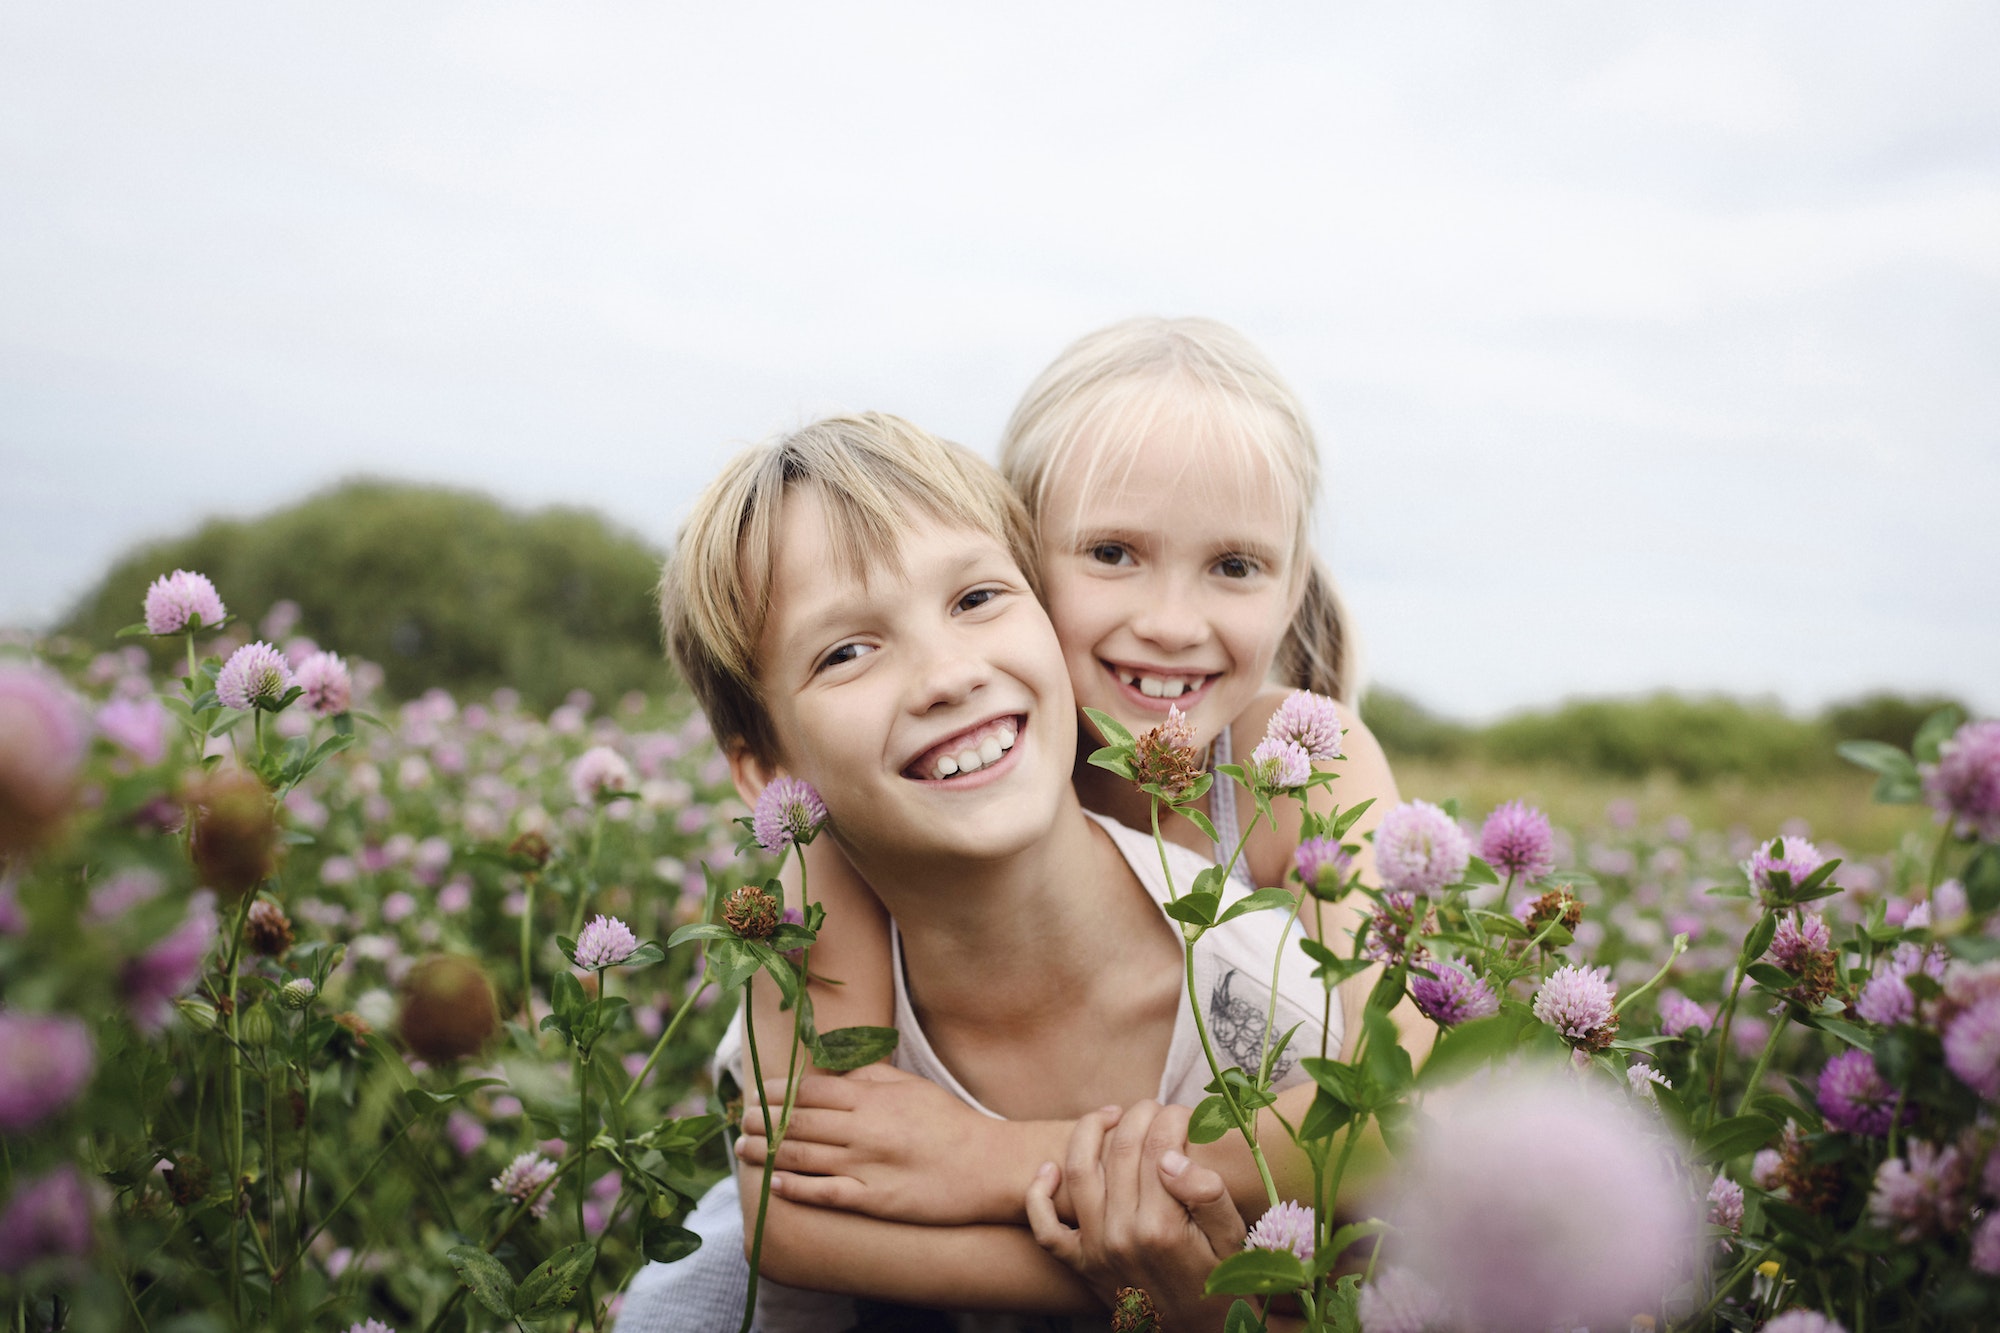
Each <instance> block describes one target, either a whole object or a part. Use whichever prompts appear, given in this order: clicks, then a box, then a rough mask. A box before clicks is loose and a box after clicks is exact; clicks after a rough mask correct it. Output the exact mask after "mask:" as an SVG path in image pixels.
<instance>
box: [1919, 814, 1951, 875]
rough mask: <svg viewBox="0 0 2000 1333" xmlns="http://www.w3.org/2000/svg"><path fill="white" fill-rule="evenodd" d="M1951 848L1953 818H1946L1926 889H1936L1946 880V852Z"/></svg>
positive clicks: (1934, 853) (1933, 856) (1940, 830)
mask: <svg viewBox="0 0 2000 1333" xmlns="http://www.w3.org/2000/svg"><path fill="white" fill-rule="evenodd" d="M1950 850H1951V820H1950V819H1949V818H1946V820H1945V824H1944V827H1943V828H1941V829H1939V830H1938V840H1937V850H1936V851H1934V852H1932V853H1931V873H1930V883H1929V884H1927V885H1926V886H1925V889H1926V891H1929V890H1933V889H1936V888H1937V886H1938V885H1939V884H1941V883H1943V882H1944V862H1945V853H1946V852H1948V851H1950Z"/></svg>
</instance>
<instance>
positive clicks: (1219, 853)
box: [1208, 727, 1256, 888]
mask: <svg viewBox="0 0 2000 1333" xmlns="http://www.w3.org/2000/svg"><path fill="white" fill-rule="evenodd" d="M1208 759H1209V765H1208V766H1209V772H1210V774H1211V775H1213V777H1214V778H1215V781H1214V783H1213V784H1212V785H1210V787H1209V789H1208V822H1209V823H1211V824H1213V825H1215V863H1216V864H1217V865H1221V864H1222V863H1223V862H1224V861H1227V860H1228V859H1229V854H1230V853H1231V852H1233V851H1235V850H1236V844H1237V842H1238V841H1239V840H1241V838H1242V837H1243V830H1242V827H1241V826H1240V825H1239V824H1238V823H1237V820H1236V783H1235V780H1234V779H1231V778H1227V777H1224V776H1223V775H1222V774H1220V773H1217V772H1216V771H1215V770H1216V769H1218V768H1220V767H1221V766H1222V765H1224V764H1230V763H1234V762H1235V760H1234V759H1232V758H1231V757H1230V745H1229V728H1228V727H1224V728H1223V729H1222V730H1221V731H1219V732H1217V733H1216V736H1215V741H1214V743H1212V744H1211V745H1210V746H1209V747H1208ZM1229 877H1230V878H1231V879H1233V880H1235V881H1236V882H1237V883H1238V884H1241V885H1243V886H1244V887H1245V888H1255V887H1256V886H1255V885H1253V884H1251V883H1250V867H1249V866H1247V865H1245V864H1244V863H1243V862H1242V861H1241V860H1240V859H1239V860H1238V861H1237V862H1236V865H1235V867H1234V868H1233V869H1231V870H1230V872H1229Z"/></svg>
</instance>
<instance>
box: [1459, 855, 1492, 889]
mask: <svg viewBox="0 0 2000 1333" xmlns="http://www.w3.org/2000/svg"><path fill="white" fill-rule="evenodd" d="M1458 882H1459V883H1461V884H1498V883H1499V882H1500V877H1499V876H1498V875H1496V874H1494V873H1493V867H1492V866H1490V865H1487V864H1486V862H1484V861H1482V860H1480V859H1479V858H1478V857H1476V856H1475V857H1473V858H1472V859H1471V860H1469V861H1467V862H1466V863H1465V873H1464V874H1463V875H1460V876H1459V877H1458Z"/></svg>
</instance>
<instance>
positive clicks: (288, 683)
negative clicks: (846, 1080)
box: [215, 640, 292, 713]
mask: <svg viewBox="0 0 2000 1333" xmlns="http://www.w3.org/2000/svg"><path fill="white" fill-rule="evenodd" d="M291 688H292V664H291V663H290V662H287V661H286V660H285V655H284V654H283V653H281V652H279V651H278V650H277V649H276V648H273V647H272V646H271V645H270V644H268V643H265V642H263V641H262V640H259V641H258V642H256V643H246V644H244V645H243V646H242V647H241V648H238V649H237V650H236V651H235V652H233V653H231V654H230V655H229V660H228V661H227V662H224V663H223V664H222V671H221V672H220V673H219V674H218V675H217V676H216V678H215V697H216V698H218V699H220V700H222V702H223V703H224V704H225V705H227V706H228V707H230V708H234V709H235V710H236V711H237V712H239V713H247V712H249V711H250V710H251V709H253V708H255V707H256V706H257V705H258V704H261V703H273V704H274V703H276V702H278V700H280V699H282V698H284V697H285V692H286V691H287V690H289V689H291Z"/></svg>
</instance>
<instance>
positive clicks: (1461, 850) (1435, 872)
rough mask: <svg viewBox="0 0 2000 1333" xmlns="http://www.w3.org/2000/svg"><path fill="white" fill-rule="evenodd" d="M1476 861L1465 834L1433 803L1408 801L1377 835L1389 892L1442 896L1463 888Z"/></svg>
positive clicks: (1379, 863) (1384, 819)
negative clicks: (1463, 878)
mask: <svg viewBox="0 0 2000 1333" xmlns="http://www.w3.org/2000/svg"><path fill="white" fill-rule="evenodd" d="M1471 859H1472V843H1471V840H1470V839H1468V838H1467V837H1466V836H1465V831H1464V830H1463V829H1461V828H1459V826H1458V823H1457V821H1455V820H1454V819H1452V817H1451V816H1450V815H1448V814H1446V813H1445V812H1444V811H1443V810H1441V809H1439V808H1438V807H1437V806H1435V805H1432V804H1431V803H1430V802H1429V801H1405V802H1404V803H1403V804H1401V805H1399V806H1397V807H1396V808H1395V809H1393V810H1391V811H1390V812H1389V813H1388V814H1386V815H1384V816H1383V817H1382V824H1381V827H1380V828H1377V829H1376V830H1375V868H1376V870H1377V872H1378V873H1379V874H1380V875H1381V876H1382V887H1383V888H1385V889H1390V890H1395V891H1399V892H1403V893H1414V894H1417V895H1419V896H1422V895H1426V894H1432V893H1436V892H1437V891H1438V890H1439V889H1442V888H1443V887H1444V886H1445V885H1447V884H1455V883H1457V882H1458V880H1459V879H1460V877H1461V876H1463V875H1464V874H1465V867H1466V866H1467V865H1469V864H1470V863H1471Z"/></svg>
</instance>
